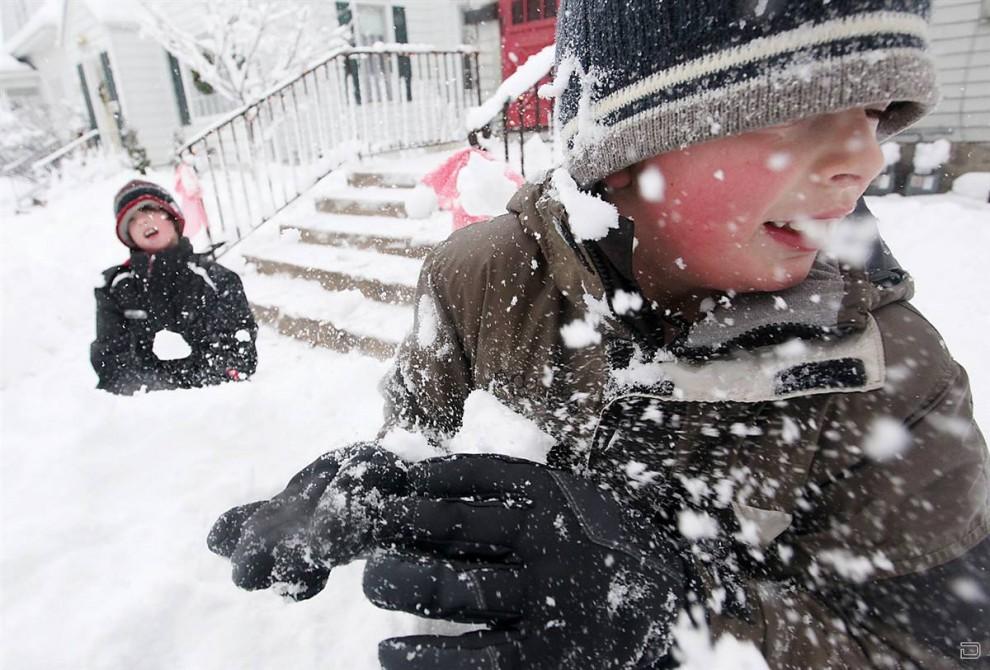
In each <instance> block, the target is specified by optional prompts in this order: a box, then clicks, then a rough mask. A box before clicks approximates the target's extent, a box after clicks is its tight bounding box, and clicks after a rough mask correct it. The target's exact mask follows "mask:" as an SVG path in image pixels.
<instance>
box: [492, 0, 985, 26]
mask: <svg viewBox="0 0 990 670" xmlns="http://www.w3.org/2000/svg"><path fill="white" fill-rule="evenodd" d="M988 1H990V0H988ZM555 16H557V0H513V2H512V22H513V23H524V22H529V21H542V20H543V19H549V18H553V17H555Z"/></svg>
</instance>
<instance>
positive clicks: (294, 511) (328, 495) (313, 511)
mask: <svg viewBox="0 0 990 670" xmlns="http://www.w3.org/2000/svg"><path fill="white" fill-rule="evenodd" d="M405 468H406V466H405V464H404V463H403V462H402V461H401V460H399V458H398V457H397V456H395V455H394V454H392V453H390V452H387V451H385V450H383V449H380V448H379V447H377V446H375V445H373V444H357V445H353V446H351V447H347V448H344V449H341V450H338V451H332V452H329V453H327V454H324V455H323V456H321V457H320V458H318V459H317V460H316V461H314V462H313V463H311V464H309V465H308V466H306V468H304V469H303V470H302V471H301V472H299V473H298V474H297V475H296V476H295V477H293V478H292V480H291V481H290V482H289V484H288V486H286V487H285V490H284V491H282V492H281V493H279V494H278V495H277V496H275V497H274V498H272V499H271V500H263V501H259V502H254V503H250V504H247V505H241V506H239V507H234V508H233V509H230V510H228V511H226V512H224V514H223V515H222V516H221V517H220V518H219V519H218V520H217V521H216V523H215V524H214V525H213V528H212V530H210V534H209V537H208V538H207V545H208V546H209V548H210V550H211V551H213V552H214V553H216V554H219V555H221V556H225V557H228V558H230V560H231V563H233V572H232V577H233V580H234V583H235V584H237V585H238V586H240V587H241V588H243V589H248V590H252V591H253V590H257V589H264V588H268V587H270V586H276V587H277V588H279V589H280V591H281V592H282V593H283V594H285V595H288V596H290V597H292V598H293V599H295V600H305V599H307V598H311V597H313V596H315V595H316V594H317V593H319V592H320V591H321V590H322V589H323V587H324V586H325V585H326V582H327V577H328V576H329V575H330V569H331V568H332V567H334V566H337V565H343V564H345V563H348V562H350V561H352V560H354V559H355V558H357V557H358V556H359V555H361V554H362V553H363V552H365V551H367V550H368V549H369V548H370V547H371V542H372V530H373V528H374V526H375V524H376V523H377V520H378V518H379V514H380V511H381V507H382V503H383V501H384V500H386V499H387V498H388V497H389V496H391V495H395V494H400V493H404V492H405Z"/></svg>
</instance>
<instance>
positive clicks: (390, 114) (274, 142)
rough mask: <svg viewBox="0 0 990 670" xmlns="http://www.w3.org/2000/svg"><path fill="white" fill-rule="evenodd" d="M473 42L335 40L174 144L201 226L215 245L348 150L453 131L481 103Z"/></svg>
mask: <svg viewBox="0 0 990 670" xmlns="http://www.w3.org/2000/svg"><path fill="white" fill-rule="evenodd" d="M477 56H478V54H477V51H476V50H475V49H474V48H473V47H459V48H455V49H437V48H434V47H429V46H421V45H409V44H393V45H376V46H374V47H353V48H346V49H341V50H339V51H337V52H335V53H334V54H333V55H331V56H330V57H329V58H328V59H327V60H325V61H323V62H321V63H320V64H318V65H316V66H314V67H311V68H310V69H309V70H307V71H306V72H304V73H303V74H301V75H299V76H298V77H296V78H295V79H293V80H291V81H289V82H288V83H286V84H284V85H281V86H279V87H278V88H276V89H275V90H273V91H271V92H270V93H269V94H267V95H265V96H264V97H263V98H261V99H259V100H257V101H255V102H253V103H251V104H248V105H246V106H244V107H242V108H240V109H238V110H235V111H233V112H231V113H230V114H229V115H227V116H226V117H225V118H222V119H220V120H219V121H217V122H216V123H214V124H213V125H211V126H210V127H208V128H206V129H205V130H203V131H202V132H200V133H199V134H198V135H196V136H195V137H193V138H192V139H190V140H189V141H188V142H187V143H186V144H185V145H184V146H182V147H181V148H180V149H179V160H181V161H184V162H186V163H188V164H191V165H192V166H193V167H194V168H195V169H196V173H197V175H198V177H199V180H200V184H201V186H202V188H203V192H204V205H205V207H206V213H207V220H208V225H207V232H208V234H209V237H210V241H211V242H212V243H217V242H226V243H227V245H226V247H225V248H224V251H226V250H228V249H229V248H230V247H231V246H233V245H234V244H236V243H237V242H239V241H240V240H242V239H243V238H244V237H245V236H247V235H248V234H250V233H251V232H252V231H254V230H255V229H257V228H258V227H259V226H260V225H262V224H263V223H265V222H266V221H267V220H269V219H270V218H271V217H272V216H274V215H275V214H276V213H278V212H279V211H281V210H282V209H283V208H285V207H286V206H287V205H288V204H289V203H291V202H293V201H294V200H295V199H296V198H298V197H299V196H300V195H301V194H302V193H303V192H304V191H305V190H307V189H308V188H310V187H312V186H313V185H314V184H316V182H317V181H319V180H320V179H322V178H323V177H324V176H326V175H327V174H329V173H330V172H331V171H332V170H334V169H336V168H337V167H339V166H340V164H341V163H342V162H343V161H345V160H346V159H347V158H349V157H352V156H354V155H355V154H356V153H360V154H364V155H368V154H374V153H379V152H384V151H391V150H395V149H405V148H413V147H422V146H430V145H436V144H443V143H446V142H454V141H458V140H462V139H463V137H464V135H463V132H464V130H463V128H464V116H465V113H466V111H467V109H468V108H469V106H470V105H477V104H479V103H480V89H479V72H478V58H477Z"/></svg>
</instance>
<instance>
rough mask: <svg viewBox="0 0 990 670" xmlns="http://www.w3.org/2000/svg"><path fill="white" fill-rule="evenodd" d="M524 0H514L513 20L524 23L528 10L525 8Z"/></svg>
mask: <svg viewBox="0 0 990 670" xmlns="http://www.w3.org/2000/svg"><path fill="white" fill-rule="evenodd" d="M523 1H524V0H512V22H513V23H522V22H523V21H525V20H526V12H525V10H524V8H523Z"/></svg>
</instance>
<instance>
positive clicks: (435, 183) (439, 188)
mask: <svg viewBox="0 0 990 670" xmlns="http://www.w3.org/2000/svg"><path fill="white" fill-rule="evenodd" d="M472 154H476V155H478V156H480V157H481V158H484V159H485V160H487V161H491V160H494V159H493V158H492V157H491V156H489V155H488V153H487V152H485V151H481V150H480V149H475V148H468V149H462V150H461V151H458V152H457V153H455V154H454V155H452V156H451V157H450V158H448V159H447V160H446V161H444V163H443V165H441V166H440V167H438V168H437V169H435V170H434V171H433V172H431V173H429V174H428V175H426V176H425V177H423V179H422V182H423V183H424V184H425V185H427V186H429V187H430V188H431V189H433V192H434V193H436V194H437V204H438V205H439V207H440V209H444V210H447V211H449V212H451V213H452V214H453V215H454V230H460V229H461V228H463V227H465V226H468V225H470V224H472V223H477V222H479V221H488V220H489V219H490V218H491V217H488V216H476V215H473V214H468V213H467V212H466V211H464V208H463V207H461V202H460V193H458V192H457V175H458V174H460V172H461V170H462V169H464V166H465V165H467V164H468V161H469V160H470V159H471V155H472ZM505 176H506V178H508V179H510V180H512V182H514V183H515V184H516V186H522V185H523V183H525V180H524V179H523V178H522V177H521V176H519V175H518V174H516V173H515V172H514V171H513V170H512V169H511V168H510V167H509V166H508V165H506V166H505Z"/></svg>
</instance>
